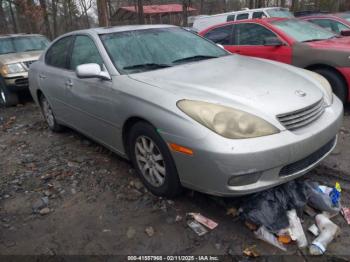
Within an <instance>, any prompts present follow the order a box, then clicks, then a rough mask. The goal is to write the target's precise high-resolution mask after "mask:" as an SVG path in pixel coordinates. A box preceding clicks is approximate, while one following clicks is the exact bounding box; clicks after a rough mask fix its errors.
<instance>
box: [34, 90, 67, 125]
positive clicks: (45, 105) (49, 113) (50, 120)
mask: <svg viewBox="0 0 350 262" xmlns="http://www.w3.org/2000/svg"><path fill="white" fill-rule="evenodd" d="M39 101H40V107H41V112H42V114H43V116H44V118H45V120H46V123H47V125H48V126H49V128H50V129H51V131H53V132H61V131H62V130H63V126H61V125H60V124H58V123H57V120H56V118H55V114H54V113H53V110H52V108H51V105H50V104H49V101H48V100H47V99H46V97H45V96H44V95H43V94H42V95H40V97H39Z"/></svg>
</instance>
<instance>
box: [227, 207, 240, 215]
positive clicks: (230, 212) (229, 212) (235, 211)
mask: <svg viewBox="0 0 350 262" xmlns="http://www.w3.org/2000/svg"><path fill="white" fill-rule="evenodd" d="M238 214H239V212H238V209H237V208H235V207H231V208H228V209H227V212H226V215H228V216H233V217H236V216H238Z"/></svg>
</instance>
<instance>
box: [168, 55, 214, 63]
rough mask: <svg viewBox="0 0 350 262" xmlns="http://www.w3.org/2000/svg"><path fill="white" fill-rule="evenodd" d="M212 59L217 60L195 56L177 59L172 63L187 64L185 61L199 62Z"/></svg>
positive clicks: (207, 56) (210, 57)
mask: <svg viewBox="0 0 350 262" xmlns="http://www.w3.org/2000/svg"><path fill="white" fill-rule="evenodd" d="M212 58H218V56H210V55H195V56H189V57H185V58H181V59H177V60H175V61H173V63H181V62H187V61H199V60H205V59H212Z"/></svg>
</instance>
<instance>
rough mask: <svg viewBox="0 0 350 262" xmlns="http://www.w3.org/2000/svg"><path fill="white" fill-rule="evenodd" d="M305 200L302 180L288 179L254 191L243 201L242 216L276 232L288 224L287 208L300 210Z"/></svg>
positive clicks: (305, 190) (305, 195) (305, 191)
mask: <svg viewBox="0 0 350 262" xmlns="http://www.w3.org/2000/svg"><path fill="white" fill-rule="evenodd" d="M306 202H307V187H306V185H305V183H304V182H302V181H290V182H288V183H286V184H283V185H281V186H279V187H276V188H272V189H268V190H266V191H263V192H260V193H256V194H254V195H252V196H251V197H248V198H247V200H246V201H245V202H244V203H243V206H242V209H243V212H242V218H243V219H244V220H247V221H249V222H250V223H253V224H256V225H257V226H262V225H263V226H265V227H266V229H268V230H269V231H271V232H272V233H277V232H278V231H279V230H281V229H283V228H287V227H288V226H289V221H288V217H287V214H286V211H287V210H291V209H296V210H298V211H300V212H301V211H302V209H303V208H304V206H305V205H306Z"/></svg>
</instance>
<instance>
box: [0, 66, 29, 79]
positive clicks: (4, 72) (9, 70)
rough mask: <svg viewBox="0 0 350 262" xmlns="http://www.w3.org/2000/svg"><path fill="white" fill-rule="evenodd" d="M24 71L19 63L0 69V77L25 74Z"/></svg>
mask: <svg viewBox="0 0 350 262" xmlns="http://www.w3.org/2000/svg"><path fill="white" fill-rule="evenodd" d="M25 71H26V70H25V69H24V67H23V66H22V65H21V64H20V63H15V64H8V65H4V66H3V67H1V75H3V76H6V75H10V74H16V73H21V72H25Z"/></svg>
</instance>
